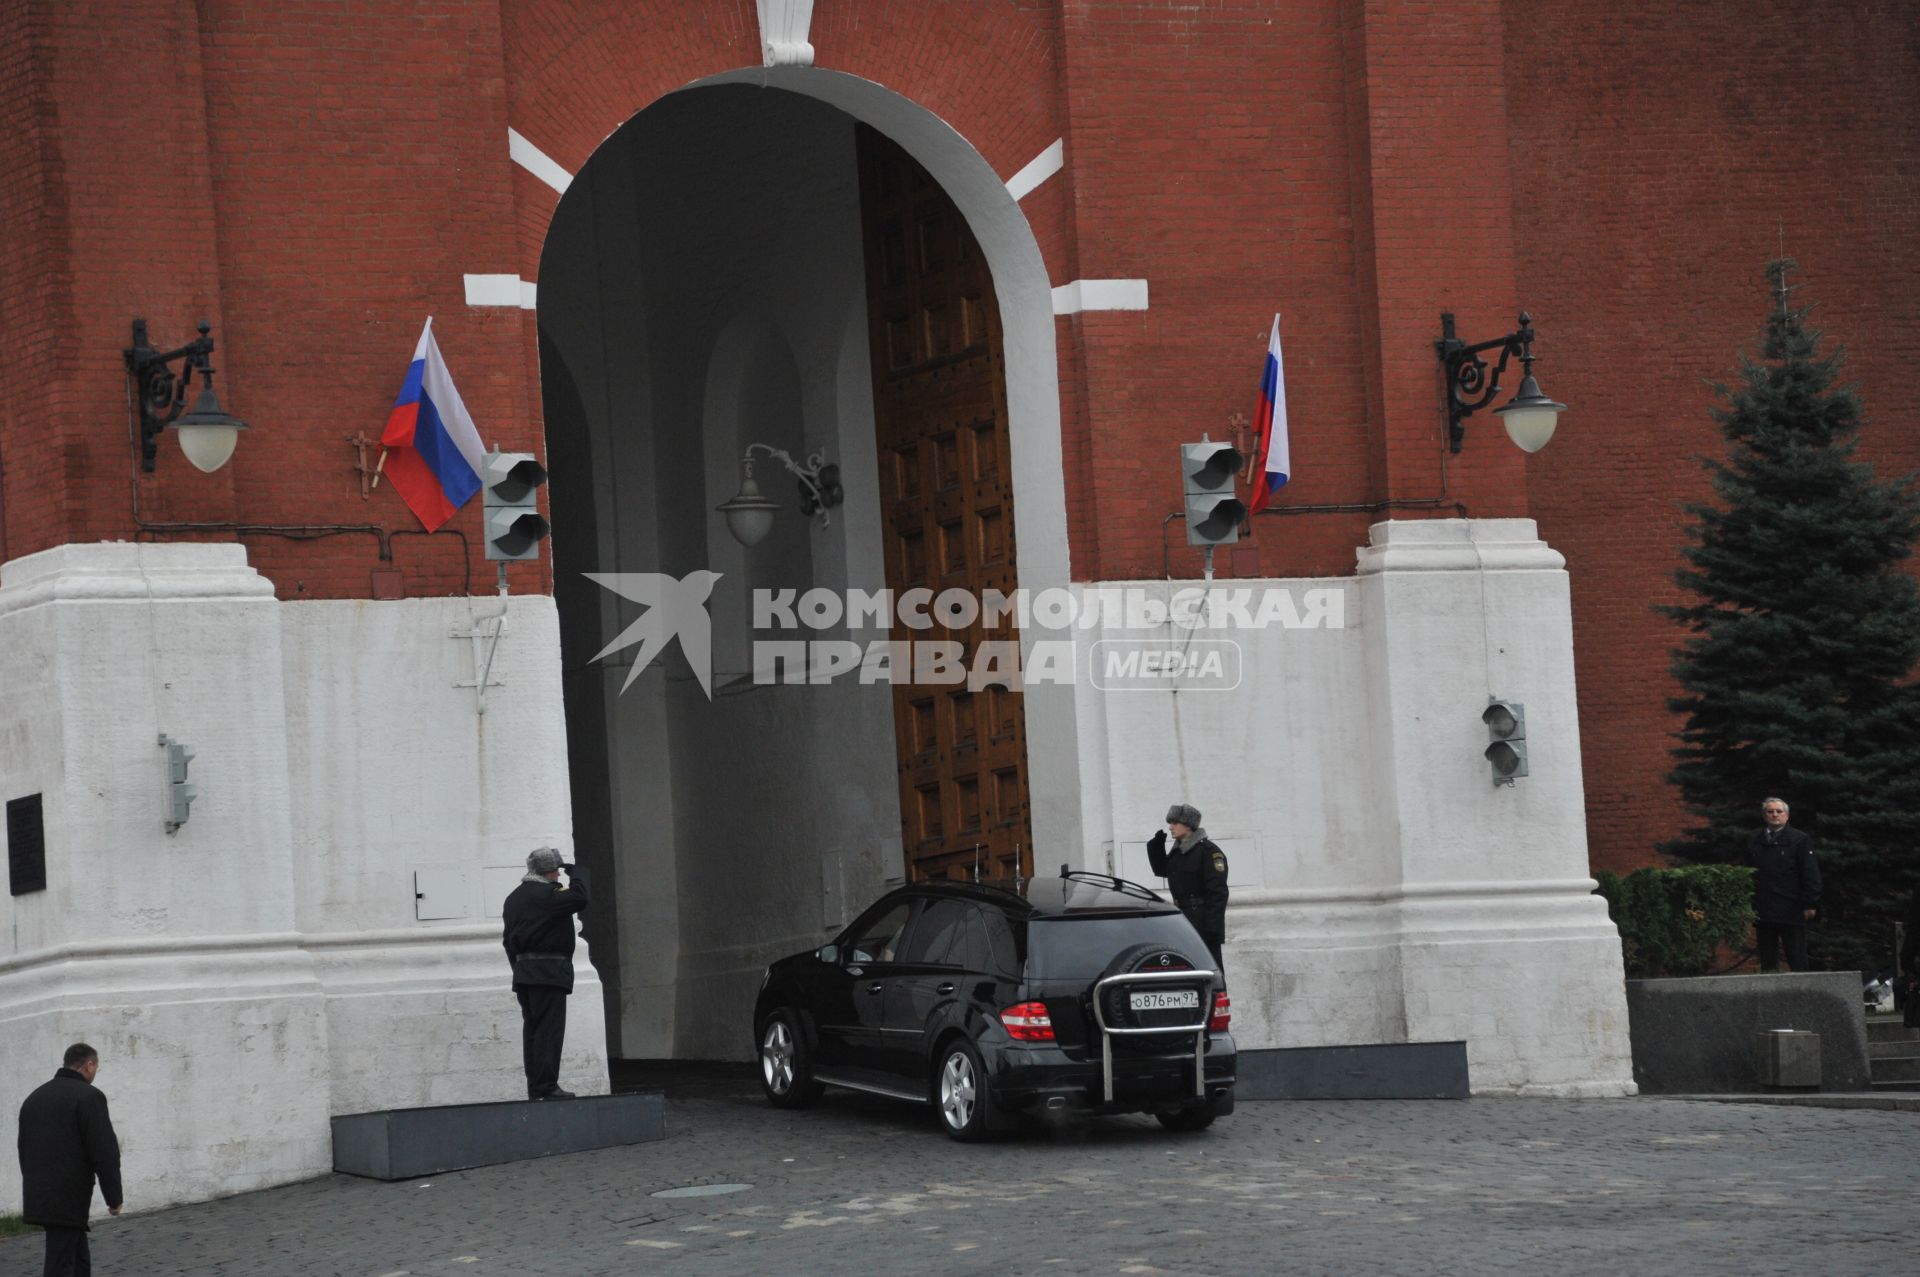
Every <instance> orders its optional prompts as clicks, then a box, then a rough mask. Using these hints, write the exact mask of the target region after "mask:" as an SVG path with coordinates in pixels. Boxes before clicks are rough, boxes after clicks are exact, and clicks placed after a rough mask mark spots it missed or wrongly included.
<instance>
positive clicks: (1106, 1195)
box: [0, 1068, 1920, 1277]
mask: <svg viewBox="0 0 1920 1277" xmlns="http://www.w3.org/2000/svg"><path fill="white" fill-rule="evenodd" d="M667 1094H668V1097H669V1108H668V1113H667V1129H668V1137H667V1139H666V1140H664V1141H662V1142H659V1143H652V1144H642V1145H636V1146H632V1147H628V1148H620V1149H610V1150H604V1151H600V1152H595V1153H582V1154H575V1155H571V1156H566V1157H556V1158H548V1159H545V1160H542V1161H538V1162H528V1163H521V1164H519V1165H512V1166H496V1167H488V1168H484V1169H481V1170H473V1171H464V1172H460V1173H456V1174H450V1175H440V1176H435V1177H433V1178H430V1179H425V1180H416V1181H409V1182H401V1183H395V1184H383V1183H378V1182H375V1181H371V1180H362V1179H354V1178H350V1177H347V1176H341V1175H336V1176H331V1177H328V1178H325V1179H319V1180H314V1181H310V1182H308V1183H304V1184H296V1185H291V1186H289V1187H285V1188H279V1189H273V1190H269V1191H266V1192H259V1193H250V1194H247V1195H245V1196H241V1197H233V1198H228V1199H225V1200H223V1201H218V1202H208V1203H204V1204H200V1205H195V1206H183V1207H176V1208H173V1209H169V1210H162V1211H154V1212H150V1213H146V1214H139V1215H128V1216H124V1217H122V1218H121V1219H118V1220H112V1221H108V1222H104V1223H101V1224H97V1225H95V1228H94V1234H93V1236H94V1264H95V1271H96V1272H98V1273H100V1274H102V1275H103V1277H112V1275H115V1274H138V1275H140V1277H171V1275H173V1274H188V1273H191V1274H223V1275H225V1274H269V1275H274V1277H278V1275H281V1274H284V1275H286V1277H306V1275H309V1274H311V1275H313V1277H320V1275H322V1274H325V1275H327V1277H335V1275H339V1277H400V1275H401V1274H406V1275H408V1277H427V1275H432V1277H482V1275H483V1274H487V1273H493V1274H509V1273H510V1274H527V1275H546V1274H553V1275H555V1277H562V1275H564V1277H589V1275H592V1274H602V1273H654V1272H660V1273H686V1274H721V1273H723V1274H788V1273H808V1274H811V1273H823V1274H824V1273H833V1274H863V1273H874V1274H882V1273H884V1274H893V1273H925V1274H976V1273H977V1274H987V1273H992V1274H1001V1273H1037V1274H1054V1273H1061V1274H1065V1273H1183V1274H1198V1273H1207V1274H1219V1273H1330V1274H1331V1273H1342V1274H1344V1273H1368V1274H1372V1273H1395V1274H1399V1273H1466V1274H1485V1273H1528V1274H1533V1273H1606V1274H1637V1273H1648V1274H1654V1273H1658V1274H1672V1273H1684V1274H1695V1273H1699V1274H1719V1273H1725V1274H1742V1275H1745V1274H1760V1273H1781V1274H1788V1273H1792V1274H1823V1275H1824V1274H1847V1273H1875V1274H1882V1275H1884V1277H1895V1275H1896V1274H1911V1273H1920V1219H1917V1217H1916V1200H1917V1196H1920V1195H1917V1194H1916V1191H1915V1186H1916V1184H1920V1114H1915V1113H1908V1112H1888V1111H1871V1110H1870V1111H1848V1110H1829V1109H1818V1108H1788V1107H1769V1106H1760V1105H1744V1104H1715V1103H1703V1102H1693V1101H1684V1100H1662V1099H1633V1100H1581V1101H1558V1100H1509V1099H1475V1100H1467V1101H1451V1102H1450V1101H1426V1102H1383V1101H1372V1102H1337V1103H1336V1102H1313V1103H1291V1104H1288V1103H1246V1104H1242V1105H1241V1106H1240V1109H1239V1111H1238V1112H1237V1113H1235V1114H1234V1115H1233V1116H1232V1117H1230V1118H1227V1119H1224V1120H1223V1121H1221V1122H1219V1123H1217V1124H1216V1125H1215V1127H1214V1128H1213V1129H1212V1130H1211V1131H1207V1132H1205V1133H1201V1134H1192V1135H1173V1134H1169V1133H1168V1132H1166V1131H1163V1130H1162V1129H1161V1128H1160V1126H1159V1125H1158V1124H1157V1123H1155V1122H1154V1121H1153V1120H1152V1119H1150V1118H1137V1117H1127V1118H1110V1119H1103V1120H1098V1121H1091V1122H1083V1123H1077V1124H1073V1125H1070V1126H1068V1127H1066V1128H1064V1129H1061V1130H1055V1131H1046V1132H1040V1133H1036V1134H1031V1135H1025V1136H1021V1137H1018V1138H1014V1139H1009V1140H1004V1141H1001V1142H997V1143H992V1144H987V1145H981V1146H963V1145H958V1144H954V1143H952V1142H950V1141H949V1140H947V1139H946V1138H945V1136H943V1135H941V1134H940V1133H939V1132H938V1131H937V1130H936V1129H935V1128H934V1127H933V1125H932V1123H931V1118H930V1116H929V1115H928V1114H927V1113H926V1112H925V1111H924V1110H916V1109H913V1108H911V1107H909V1106H904V1105H895V1104H893V1103H890V1102H888V1101H884V1100H880V1099H870V1098H867V1097H861V1096H854V1095H847V1094H836V1093H829V1095H828V1097H827V1098H826V1099H825V1100H823V1101H822V1102H821V1104H820V1105H819V1106H818V1107H817V1108H814V1109H811V1110H808V1111H805V1112H799V1113H785V1112H778V1111H776V1110H774V1109H771V1108H769V1107H768V1106H767V1105H766V1104H765V1102H764V1101H763V1100H761V1099H760V1097H759V1094H758V1090H757V1085H756V1084H755V1083H754V1081H753V1080H752V1078H751V1076H750V1075H749V1074H747V1073H745V1072H744V1071H739V1072H736V1071H734V1070H733V1069H731V1068H722V1069H719V1070H713V1071H709V1072H707V1073H705V1074H704V1075H702V1076H699V1077H697V1078H692V1079H686V1078H682V1079H680V1080H679V1081H678V1082H677V1083H676V1084H674V1085H670V1086H669V1087H668V1088H667ZM717 1185H748V1186H750V1187H746V1188H742V1189H740V1190H738V1191H731V1192H724V1193H716V1194H714V1195H710V1196H696V1197H676V1198H661V1197H656V1196H653V1194H656V1193H659V1192H661V1191H663V1190H673V1189H679V1188H685V1187H688V1186H717ZM128 1195H129V1197H130V1198H131V1199H132V1200H133V1201H134V1202H135V1203H137V1202H138V1199H139V1195H140V1186H139V1185H137V1184H130V1185H129V1186H128ZM40 1255H41V1244H40V1241H39V1239H38V1238H37V1237H30V1238H22V1239H19V1240H14V1241H5V1242H0V1277H28V1275H29V1274H38V1273H39V1272H40Z"/></svg>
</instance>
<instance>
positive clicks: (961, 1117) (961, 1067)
mask: <svg viewBox="0 0 1920 1277" xmlns="http://www.w3.org/2000/svg"><path fill="white" fill-rule="evenodd" d="M933 1106H934V1111H935V1112H937V1113H938V1114H939V1115H940V1128H941V1129H942V1130H944V1131H945V1132H946V1133H947V1134H948V1135H951V1136H952V1137H953V1138H954V1139H957V1140H960V1141H962V1142H963V1143H969V1144H970V1143H973V1142H974V1141H976V1140H983V1139H985V1138H987V1133H988V1126H989V1122H988V1111H987V1110H988V1108H989V1100H988V1096H987V1071H986V1069H985V1068H984V1067H982V1065H981V1063H980V1052H979V1051H977V1050H975V1049H974V1045H973V1043H971V1042H969V1041H967V1040H966V1039H965V1038H955V1039H954V1040H953V1041H952V1042H950V1043H948V1044H947V1049H946V1050H945V1051H944V1052H942V1053H941V1056H940V1067H939V1068H938V1069H936V1070H935V1071H934V1075H933Z"/></svg>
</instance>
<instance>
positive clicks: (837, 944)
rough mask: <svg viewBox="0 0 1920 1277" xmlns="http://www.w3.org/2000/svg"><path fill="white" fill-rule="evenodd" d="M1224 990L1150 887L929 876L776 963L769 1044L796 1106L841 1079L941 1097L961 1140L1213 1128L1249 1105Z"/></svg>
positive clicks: (762, 1049)
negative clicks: (1052, 1121)
mask: <svg viewBox="0 0 1920 1277" xmlns="http://www.w3.org/2000/svg"><path fill="white" fill-rule="evenodd" d="M1223 985H1224V982H1223V980H1222V979H1221V977H1220V975H1219V974H1218V973H1217V972H1215V971H1214V970H1212V961H1211V959H1210V957H1209V956H1208V953H1207V947H1206V945H1205V943H1204V942H1203V941H1202V940H1201V939H1200V936H1199V933H1197V932H1196V931H1194V929H1193V927H1192V925H1191V924H1190V923H1188V921H1187V920H1186V918H1185V917H1184V916H1182V914H1181V913H1180V911H1179V910H1178V909H1176V908H1175V907H1174V906H1173V905H1172V904H1170V903H1169V902H1167V901H1166V900H1164V899H1163V898H1161V897H1160V896H1159V895H1157V894H1155V893H1154V892H1153V891H1151V890H1149V889H1148V888H1146V887H1143V886H1141V885H1139V884H1138V883H1133V882H1128V881H1126V880H1125V879H1121V878H1110V877H1107V876H1106V875H1104V874H1091V873H1085V872H1068V871H1067V870H1066V869H1065V868H1064V867H1062V871H1061V876H1060V877H1058V878H1019V879H1007V880H1002V881H997V882H980V883H961V882H925V883H915V884H913V885H912V886H907V887H902V888H900V889H899V890H897V891H893V892H890V893H889V894H887V895H886V896H883V897H882V898H881V899H880V900H879V902H878V903H876V904H875V905H874V906H873V907H872V908H871V909H868V910H867V911H866V912H865V913H863V914H862V915H860V918H859V919H858V920H857V921H856V922H855V923H854V924H853V925H852V926H850V927H848V928H847V929H846V930H845V931H843V932H842V933H841V934H840V935H839V936H838V937H837V938H836V939H835V940H834V941H833V943H832V944H827V945H822V946H821V947H820V948H818V949H816V950H813V951H812V952H810V953H800V954H795V955H794V956H792V957H790V958H782V959H780V960H779V961H778V962H775V963H774V964H773V965H772V966H770V967H768V968H767V973H766V976H765V978H764V979H763V980H762V982H761V987H760V996H759V999H758V1001H757V1003H756V1005H755V1007H754V1013H753V1026H754V1041H755V1043H756V1044H757V1046H758V1051H759V1057H760V1075H761V1081H762V1084H763V1085H764V1086H765V1088H766V1093H767V1099H768V1100H770V1101H771V1102H772V1103H774V1104H776V1105H778V1106H779V1107H781V1108H800V1107H804V1106H805V1105H809V1104H812V1103H813V1102H814V1101H815V1100H817V1099H819V1097H820V1092H821V1089H822V1087H823V1086H829V1085H831V1086H844V1087H850V1088H852V1089H854V1090H858V1091H872V1092H876V1093H878V1094H881V1095H890V1096H894V1097H897V1098H899V1099H903V1100H911V1101H913V1102H915V1103H919V1104H929V1105H931V1106H932V1107H933V1108H934V1109H935V1111H936V1112H937V1113H938V1114H939V1117H940V1122H941V1125H942V1126H943V1127H944V1128H945V1130H946V1132H947V1134H949V1135H951V1136H953V1137H954V1138H955V1139H958V1140H976V1139H980V1138H983V1137H984V1136H986V1135H987V1134H989V1133H990V1132H994V1131H1000V1130H1005V1129H1008V1128H1009V1127H1011V1126H1013V1125H1015V1124H1017V1123H1018V1121H1019V1120H1020V1117H1021V1115H1023V1114H1034V1113H1039V1112H1042V1111H1044V1110H1049V1109H1064V1108H1074V1109H1080V1110H1085V1111H1091V1112H1095V1113H1130V1112H1131V1113H1139V1112H1150V1113H1153V1114H1154V1115H1155V1116H1156V1117H1158V1118H1159V1119H1160V1121H1161V1122H1162V1123H1163V1124H1165V1125H1166V1126H1168V1127H1170V1128H1172V1129H1174V1130H1180V1131H1197V1130H1200V1129H1202V1128H1204V1127H1206V1126H1208V1125H1211V1124H1212V1122H1213V1120H1214V1118H1216V1117H1219V1116H1222V1115H1224V1114H1227V1113H1231V1112H1233V1081H1234V1046H1233V1038H1232V1036H1231V1035H1229V1034H1228V1032H1227V1026H1228V1020H1229V1017H1230V1008H1231V1004H1230V1003H1229V1001H1228V998H1227V993H1226V990H1225V988H1224V987H1223Z"/></svg>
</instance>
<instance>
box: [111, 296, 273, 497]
mask: <svg viewBox="0 0 1920 1277" xmlns="http://www.w3.org/2000/svg"><path fill="white" fill-rule="evenodd" d="M212 331H213V330H212V328H211V327H210V326H209V325H208V324H207V323H206V321H205V320H202V321H201V323H200V336H199V338H198V339H196V340H194V341H190V342H188V343H187V344H186V345H184V346H182V347H180V348H179V349H178V350H166V351H162V350H155V349H154V348H153V344H152V343H151V342H149V341H148V340H147V321H146V320H144V319H136V320H134V321H133V345H132V346H131V347H130V348H128V349H127V350H125V351H123V352H122V353H123V354H124V355H125V356H126V360H127V374H128V375H129V376H131V377H132V378H133V383H134V392H135V394H136V395H137V396H138V398H139V400H140V468H141V469H142V470H145V471H147V472H149V473H151V472H152V470H153V463H154V458H155V456H156V454H157V453H158V451H159V443H158V440H159V437H160V432H161V431H163V430H165V429H166V428H167V427H168V426H172V427H173V428H174V430H175V432H176V433H177V434H178V435H179V437H180V451H182V452H184V453H185V454H186V455H187V460H188V461H191V462H192V463H193V464H194V466H195V467H196V468H197V469H200V470H203V471H205V472H206V473H208V474H212V473H213V472H214V471H215V470H218V469H219V468H220V467H221V466H224V465H226V464H227V458H229V457H231V456H232V455H233V446H234V444H236V443H237V442H239V439H240V432H241V431H242V430H245V429H246V428H247V423H246V422H244V421H241V420H238V419H237V418H234V417H229V416H228V415H227V414H226V413H225V412H222V411H221V409H220V400H219V398H218V397H217V396H216V395H215V394H214V393H213V363H212V358H211V356H212V355H213V338H212V337H210V336H208V334H209V333H210V332H212ZM176 359H185V360H186V365H185V367H183V368H182V369H181V370H180V372H179V373H178V374H177V375H176V374H175V373H174V371H173V369H171V368H169V367H167V365H168V364H170V363H172V362H173V361H174V360H176ZM196 371H197V372H198V373H199V374H200V397H199V399H197V400H195V401H194V405H193V411H192V412H188V413H186V414H185V415H182V410H183V409H184V408H185V407H186V406H187V386H188V385H189V384H190V383H191V382H192V381H193V374H194V373H195V372H196Z"/></svg>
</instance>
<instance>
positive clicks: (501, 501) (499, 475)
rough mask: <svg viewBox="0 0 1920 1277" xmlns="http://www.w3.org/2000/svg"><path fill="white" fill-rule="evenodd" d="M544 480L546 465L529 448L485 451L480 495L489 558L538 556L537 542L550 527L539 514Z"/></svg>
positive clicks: (534, 557)
mask: <svg viewBox="0 0 1920 1277" xmlns="http://www.w3.org/2000/svg"><path fill="white" fill-rule="evenodd" d="M546 481H547V471H546V467H544V466H542V465H541V464H540V463H539V462H538V461H535V460H534V459H533V454H532V453H531V452H490V453H488V454H487V463H486V470H485V472H484V473H483V474H481V476H480V495H481V497H482V505H483V507H484V510H483V514H482V517H483V518H484V520H485V527H484V529H483V535H484V536H485V538H486V542H487V557H488V558H489V559H497V560H502V561H511V560H517V559H537V558H539V557H540V542H541V541H542V540H544V539H545V538H546V535H547V533H548V532H550V531H552V529H551V528H550V527H549V526H548V524H547V521H546V519H545V518H543V517H542V516H541V514H540V503H539V491H540V485H541V484H543V483H545V482H546Z"/></svg>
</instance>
